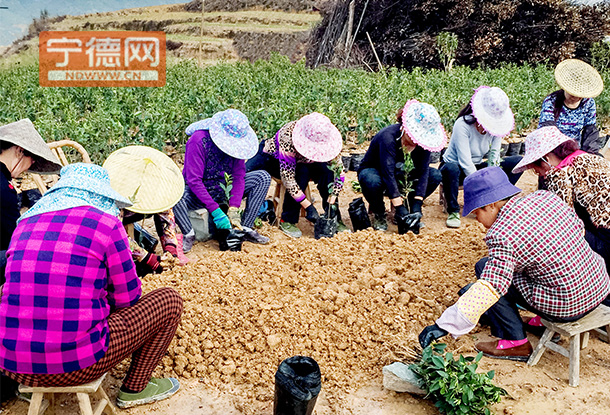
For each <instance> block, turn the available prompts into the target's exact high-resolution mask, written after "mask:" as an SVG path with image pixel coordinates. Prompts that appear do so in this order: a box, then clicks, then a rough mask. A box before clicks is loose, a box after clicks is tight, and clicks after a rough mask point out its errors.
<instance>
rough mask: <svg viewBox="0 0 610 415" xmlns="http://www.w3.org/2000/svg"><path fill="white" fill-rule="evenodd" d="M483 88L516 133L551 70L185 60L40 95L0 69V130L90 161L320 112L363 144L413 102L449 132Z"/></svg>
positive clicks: (28, 76)
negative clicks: (146, 73)
mask: <svg viewBox="0 0 610 415" xmlns="http://www.w3.org/2000/svg"><path fill="white" fill-rule="evenodd" d="M603 76H604V78H605V80H606V83H607V84H608V79H607V76H606V73H603ZM483 84H485V85H492V86H499V87H501V88H503V89H504V90H505V91H506V93H507V94H508V96H509V97H510V99H511V107H512V109H513V111H514V112H515V119H516V129H517V131H520V130H522V129H524V128H527V127H529V126H530V124H531V123H532V122H534V121H536V120H537V118H538V115H539V112H540V106H541V104H542V100H543V99H544V97H545V96H546V95H547V94H548V93H550V92H552V91H553V90H555V89H557V86H556V85H555V81H554V78H553V72H552V70H551V69H549V68H548V67H546V66H543V65H540V66H529V65H524V66H517V65H505V66H503V67H501V68H499V69H494V70H483V69H469V68H467V67H463V66H457V67H454V68H453V70H452V71H451V72H449V73H447V72H444V71H440V70H422V69H419V68H416V69H413V70H411V71H406V70H398V69H390V70H388V71H387V72H386V73H385V74H383V73H370V72H365V71H362V70H339V69H329V70H312V69H307V68H306V67H305V64H304V62H299V63H297V64H291V63H290V61H289V60H288V59H287V58H284V57H278V56H275V57H273V58H272V59H271V60H269V61H258V62H255V63H248V62H240V63H234V64H219V65H216V66H212V67H209V68H204V69H202V68H199V67H198V66H197V65H196V63H195V62H193V61H188V60H187V61H181V62H178V63H175V64H170V65H169V66H168V69H167V85H166V86H165V87H163V88H42V87H40V86H39V84H38V67H37V65H29V66H25V67H20V66H15V67H11V68H8V69H0V96H1V97H2V99H1V100H0V123H1V124H4V123H8V122H12V121H15V120H18V119H20V118H26V117H27V118H30V119H31V120H32V121H33V122H34V124H35V125H36V127H37V128H38V129H39V131H40V133H41V134H42V136H43V137H44V138H45V139H46V140H48V141H54V140H60V139H64V138H69V139H72V140H75V141H78V142H79V143H81V144H83V145H84V146H85V148H86V149H87V150H88V151H89V152H90V153H91V154H92V157H93V159H94V161H96V162H100V161H102V160H104V158H105V157H106V156H108V154H110V153H111V152H112V151H114V150H116V149H118V148H120V147H124V146H126V145H131V144H145V145H150V146H152V147H154V148H157V149H162V148H163V146H164V145H165V144H166V143H169V144H172V145H174V146H176V147H181V146H182V145H183V144H184V143H185V141H186V138H187V136H186V135H185V134H184V130H185V128H186V127H187V126H188V125H189V124H190V123H192V122H194V121H196V120H199V119H202V118H206V117H210V116H211V115H213V114H214V113H215V112H217V111H220V110H223V109H226V108H230V107H231V108H237V109H240V110H241V111H243V112H244V113H245V114H246V115H247V116H248V118H249V119H250V122H251V124H252V127H253V128H254V130H255V131H256V132H257V134H258V136H259V138H260V139H265V138H268V137H272V136H273V135H274V134H275V133H276V132H277V130H278V129H279V128H280V127H281V126H282V125H284V124H285V123H286V122H288V121H291V120H295V119H297V118H299V117H301V116H303V115H305V114H308V113H310V112H312V111H319V112H321V113H324V114H326V115H327V116H328V117H330V119H331V120H332V121H333V122H334V123H335V124H336V125H337V127H338V128H339V130H340V131H341V133H342V134H343V137H344V138H349V139H350V140H352V141H356V142H363V141H365V140H367V139H370V138H371V137H372V136H373V135H374V134H375V133H377V132H378V131H379V130H380V129H381V128H383V127H385V126H387V125H389V124H391V123H394V122H395V113H396V111H397V110H398V109H399V108H401V107H402V106H403V105H404V103H405V102H406V101H407V100H408V99H411V98H415V99H418V100H420V101H422V102H427V103H429V104H432V105H434V106H435V107H436V109H437V110H438V112H439V114H440V116H441V119H442V121H443V124H444V125H445V127H446V128H447V129H449V130H450V129H451V128H452V127H453V123H454V121H455V117H456V115H457V113H458V112H459V110H460V108H461V107H462V106H463V105H464V104H466V103H467V102H468V100H469V99H470V97H471V95H472V93H473V89H474V88H476V87H477V86H479V85H483ZM596 103H597V113H598V116H599V117H601V116H602V115H606V114H608V113H609V112H610V102H609V101H608V98H607V96H606V94H602V95H601V96H600V97H599V98H597V99H596Z"/></svg>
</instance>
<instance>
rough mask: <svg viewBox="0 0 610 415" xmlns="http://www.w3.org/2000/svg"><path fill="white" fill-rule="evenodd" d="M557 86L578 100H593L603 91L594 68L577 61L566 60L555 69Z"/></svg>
mask: <svg viewBox="0 0 610 415" xmlns="http://www.w3.org/2000/svg"><path fill="white" fill-rule="evenodd" d="M555 80H556V81H557V84H558V85H559V86H560V87H561V89H563V90H564V91H566V92H567V93H568V94H570V95H574V96H575V97H578V98H595V97H596V96H598V95H599V94H601V93H602V91H603V90H604V81H603V80H602V77H601V76H600V75H599V73H598V72H597V71H596V70H595V68H594V67H592V66H591V65H589V64H588V63H586V62H583V61H581V60H579V59H566V60H564V61H561V62H559V64H558V65H557V67H556V68H555Z"/></svg>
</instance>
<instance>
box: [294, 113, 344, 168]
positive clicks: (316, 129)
mask: <svg viewBox="0 0 610 415" xmlns="http://www.w3.org/2000/svg"><path fill="white" fill-rule="evenodd" d="M292 143H293V144H294V148H295V149H296V150H297V151H298V152H299V154H301V155H302V156H303V157H305V158H307V159H309V160H312V161H317V162H327V161H330V160H332V159H334V158H335V157H337V156H338V155H339V153H340V152H341V148H342V147H343V139H342V138H341V132H339V129H337V127H335V126H334V124H333V123H332V122H331V121H330V119H329V118H328V117H327V116H326V115H324V114H320V113H319V112H312V113H311V114H308V115H306V116H304V117H302V118H300V119H299V120H298V121H297V122H296V123H295V125H294V129H293V130H292Z"/></svg>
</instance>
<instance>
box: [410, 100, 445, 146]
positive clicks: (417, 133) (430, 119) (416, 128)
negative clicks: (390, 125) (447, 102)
mask: <svg viewBox="0 0 610 415" xmlns="http://www.w3.org/2000/svg"><path fill="white" fill-rule="evenodd" d="M402 129H403V131H406V133H407V134H409V137H411V139H412V140H413V141H414V142H415V144H417V145H419V146H420V147H423V148H425V149H426V150H428V151H441V150H442V149H443V148H444V147H445V144H447V134H446V133H445V129H444V128H443V124H442V123H441V117H440V115H438V112H437V111H436V109H435V108H434V107H433V106H432V105H430V104H424V103H421V102H419V101H418V100H416V99H412V100H409V101H407V103H406V104H405V106H404V108H403V110H402Z"/></svg>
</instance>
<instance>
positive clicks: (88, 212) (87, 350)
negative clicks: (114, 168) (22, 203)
mask: <svg viewBox="0 0 610 415" xmlns="http://www.w3.org/2000/svg"><path fill="white" fill-rule="evenodd" d="M130 205H131V203H130V202H129V201H128V200H127V199H125V198H124V197H123V196H121V195H120V194H118V193H117V192H116V191H114V190H113V189H112V188H111V187H110V180H109V179H108V174H107V172H106V170H105V169H103V168H102V167H99V166H96V165H94V164H88V163H76V164H70V165H68V166H66V167H64V168H63V169H62V170H61V178H60V179H59V181H58V182H57V183H56V184H55V186H53V187H52V188H51V189H50V190H49V191H48V192H47V193H45V195H44V196H43V197H42V198H41V199H40V201H38V203H36V205H34V207H32V208H31V209H30V210H28V211H27V212H26V213H25V214H24V215H23V216H22V217H21V219H20V220H19V223H18V225H17V228H16V229H15V233H14V234H13V239H12V241H11V245H10V247H9V250H8V263H7V268H6V283H5V284H4V290H3V292H2V300H1V301H0V339H2V342H0V369H1V370H2V372H3V373H4V374H5V375H7V376H9V377H10V378H12V379H14V380H16V381H17V382H19V383H22V384H24V385H28V386H45V387H46V386H75V385H81V384H85V383H88V382H91V381H93V380H95V379H97V378H99V377H100V376H102V375H103V374H104V373H106V372H108V371H109V370H110V369H112V368H113V367H115V366H116V365H118V364H119V363H120V362H122V361H123V360H124V359H125V358H126V357H129V356H131V365H130V367H129V370H128V371H127V374H126V375H125V379H124V380H123V385H122V386H121V389H120V390H119V394H118V398H117V404H118V406H119V407H122V408H127V407H131V406H135V405H140V404H144V403H148V402H153V401H157V400H160V399H165V398H166V397H169V396H170V395H172V394H173V393H175V392H176V391H177V390H178V388H179V383H178V381H177V380H176V379H173V378H166V379H156V378H151V376H152V372H153V370H154V369H155V367H156V366H157V364H158V363H159V362H160V361H161V359H162V358H163V356H164V355H165V352H166V351H167V348H168V347H169V344H170V342H171V341H172V338H173V337H174V333H175V332H176V328H177V327H178V324H179V323H180V316H181V313H182V298H180V295H179V294H178V293H177V292H176V291H174V290H173V289H171V288H160V289H158V290H155V291H152V292H150V293H148V294H146V295H144V296H142V288H141V285H140V279H139V278H138V276H137V275H136V271H135V266H134V263H133V260H132V258H131V252H130V250H129V242H128V240H127V234H126V233H125V229H124V228H123V224H122V223H121V221H120V220H119V218H118V217H117V215H118V214H119V208H123V207H127V206H130ZM58 316H60V317H58Z"/></svg>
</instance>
